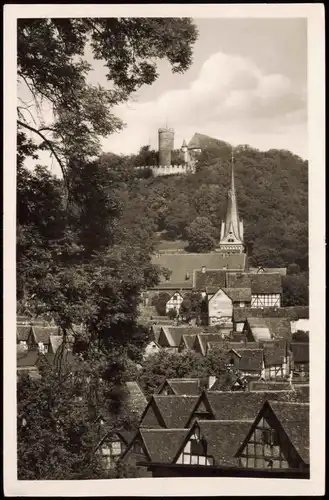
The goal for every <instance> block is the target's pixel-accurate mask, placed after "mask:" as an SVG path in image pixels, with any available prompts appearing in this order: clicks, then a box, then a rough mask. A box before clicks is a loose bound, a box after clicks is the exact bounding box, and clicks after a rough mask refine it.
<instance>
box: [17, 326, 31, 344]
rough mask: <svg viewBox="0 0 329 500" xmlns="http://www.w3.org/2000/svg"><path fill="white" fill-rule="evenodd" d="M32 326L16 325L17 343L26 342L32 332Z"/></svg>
mask: <svg viewBox="0 0 329 500" xmlns="http://www.w3.org/2000/svg"><path fill="white" fill-rule="evenodd" d="M31 328H32V327H31V326H30V325H16V339H17V342H21V341H24V342H26V341H27V339H28V337H29V334H30V331H31Z"/></svg>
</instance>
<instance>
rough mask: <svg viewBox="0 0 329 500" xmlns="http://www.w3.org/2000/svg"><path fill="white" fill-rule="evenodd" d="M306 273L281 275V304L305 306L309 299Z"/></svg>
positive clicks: (285, 305)
mask: <svg viewBox="0 0 329 500" xmlns="http://www.w3.org/2000/svg"><path fill="white" fill-rule="evenodd" d="M308 287H309V284H308V274H306V273H301V274H290V275H287V276H283V278H282V289H283V306H284V307H288V306H307V305H308V303H309V302H308V301H309V288H308Z"/></svg>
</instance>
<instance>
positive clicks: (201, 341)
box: [194, 333, 223, 356]
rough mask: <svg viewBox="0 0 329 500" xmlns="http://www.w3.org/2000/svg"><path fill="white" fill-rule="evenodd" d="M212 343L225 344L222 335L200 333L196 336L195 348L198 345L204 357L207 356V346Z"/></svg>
mask: <svg viewBox="0 0 329 500" xmlns="http://www.w3.org/2000/svg"><path fill="white" fill-rule="evenodd" d="M208 342H212V343H220V342H221V343H223V336H222V334H221V333H200V334H198V335H197V336H196V339H195V342H194V347H196V345H197V344H198V345H199V346H200V349H201V353H202V354H203V356H205V355H206V354H207V344H208Z"/></svg>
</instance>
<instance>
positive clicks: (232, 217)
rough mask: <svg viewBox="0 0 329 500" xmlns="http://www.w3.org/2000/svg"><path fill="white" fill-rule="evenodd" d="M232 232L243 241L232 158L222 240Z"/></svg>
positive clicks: (235, 237) (237, 238)
mask: <svg viewBox="0 0 329 500" xmlns="http://www.w3.org/2000/svg"><path fill="white" fill-rule="evenodd" d="M230 232H232V236H233V237H234V239H235V240H238V241H240V242H241V241H243V236H242V235H241V234H240V219H239V212H238V204H237V198H236V191H235V179H234V163H233V160H232V170H231V187H230V189H229V191H228V196H227V208H226V219H225V226H224V234H223V235H222V237H221V241H222V240H226V241H227V239H228V238H229V235H230ZM226 241H225V242H226Z"/></svg>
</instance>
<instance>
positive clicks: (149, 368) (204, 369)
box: [139, 342, 227, 396]
mask: <svg viewBox="0 0 329 500" xmlns="http://www.w3.org/2000/svg"><path fill="white" fill-rule="evenodd" d="M226 352H227V344H226V343H225V342H223V345H222V346H221V347H220V348H219V349H218V350H217V351H214V352H210V353H209V355H207V356H202V355H201V354H199V353H197V352H195V351H192V350H189V349H187V350H183V351H182V352H172V351H168V350H166V349H161V350H160V351H158V352H157V353H154V354H151V355H150V356H148V357H147V358H146V359H145V361H144V363H143V368H142V370H141V372H140V376H139V382H140V384H141V387H142V388H143V391H144V393H145V394H146V395H147V396H151V395H152V394H153V393H154V392H155V391H156V389H158V388H159V387H160V386H161V384H163V382H164V381H165V380H166V379H168V378H184V377H198V378H205V377H209V376H210V375H215V376H219V375H221V374H222V373H224V371H225V363H226Z"/></svg>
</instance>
